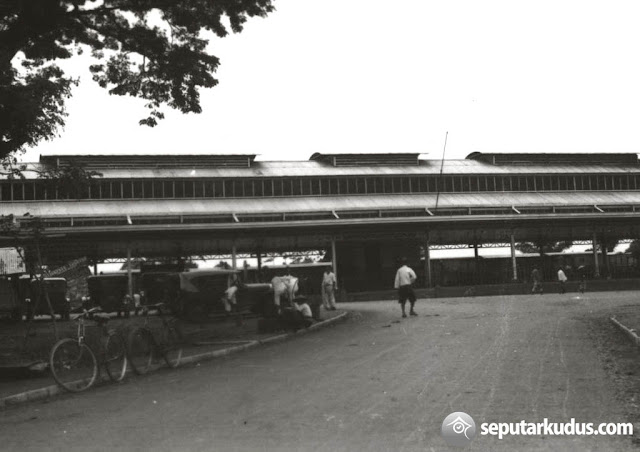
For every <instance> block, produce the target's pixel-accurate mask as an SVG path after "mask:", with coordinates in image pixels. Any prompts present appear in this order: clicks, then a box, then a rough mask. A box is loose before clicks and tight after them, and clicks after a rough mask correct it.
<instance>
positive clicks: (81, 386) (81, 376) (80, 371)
mask: <svg viewBox="0 0 640 452" xmlns="http://www.w3.org/2000/svg"><path fill="white" fill-rule="evenodd" d="M49 366H50V369H51V374H52V375H53V379H54V380H55V381H56V383H58V384H59V385H60V386H62V387H63V388H64V389H66V390H67V391H71V392H80V391H84V390H85V389H87V388H89V387H90V386H91V385H93V383H95V381H96V378H98V361H96V356H95V355H94V353H93V351H91V348H89V346H87V345H86V344H81V343H79V342H78V340H77V339H71V338H67V339H62V340H60V341H58V342H56V344H55V345H54V346H53V348H52V349H51V354H50V356H49Z"/></svg>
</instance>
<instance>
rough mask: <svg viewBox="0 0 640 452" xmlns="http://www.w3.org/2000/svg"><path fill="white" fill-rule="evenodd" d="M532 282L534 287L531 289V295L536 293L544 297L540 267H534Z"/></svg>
mask: <svg viewBox="0 0 640 452" xmlns="http://www.w3.org/2000/svg"><path fill="white" fill-rule="evenodd" d="M531 281H533V287H532V288H531V293H532V294H534V293H536V292H538V293H540V295H542V278H541V276H540V271H539V270H538V267H533V271H532V272H531Z"/></svg>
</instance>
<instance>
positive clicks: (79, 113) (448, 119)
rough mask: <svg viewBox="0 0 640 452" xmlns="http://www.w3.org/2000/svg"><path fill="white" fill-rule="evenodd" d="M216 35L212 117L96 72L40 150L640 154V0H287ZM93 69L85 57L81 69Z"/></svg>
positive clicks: (284, 155)
mask: <svg viewBox="0 0 640 452" xmlns="http://www.w3.org/2000/svg"><path fill="white" fill-rule="evenodd" d="M275 5H276V8H277V11H276V12H274V13H273V14H271V15H270V16H269V17H267V18H266V19H261V18H257V19H252V20H250V21H249V22H248V23H247V25H246V27H245V30H244V32H243V33H241V34H238V35H233V36H229V37H227V38H224V39H222V40H216V41H215V42H214V43H213V45H212V53H213V54H215V55H216V56H218V57H220V59H221V66H220V69H219V70H218V73H217V77H218V78H219V80H220V84H219V85H218V86H217V87H215V88H213V89H211V90H205V91H203V92H202V106H203V113H202V114H200V115H182V114H180V113H177V112H174V111H169V109H167V110H165V111H166V112H167V119H165V120H164V121H162V122H160V124H159V126H157V127H156V128H153V129H149V128H146V127H142V126H138V125H137V122H138V120H139V119H140V118H142V117H144V116H145V114H146V110H145V109H144V108H143V107H142V104H143V102H142V101H138V100H135V99H130V98H122V97H118V96H109V95H108V94H107V93H106V91H104V90H102V89H100V88H99V87H97V85H96V84H95V83H94V82H93V81H91V79H90V77H89V75H88V70H87V69H86V65H84V64H81V63H83V61H82V60H79V61H76V62H74V64H73V66H76V67H82V71H80V70H79V69H78V71H80V72H78V74H80V75H82V76H84V81H83V82H82V83H81V85H80V86H79V87H78V88H76V90H75V92H74V97H73V98H72V99H71V100H70V101H69V104H68V110H69V113H70V116H69V118H68V121H67V126H66V128H65V130H63V131H62V134H61V137H60V138H58V139H56V140H54V141H52V142H45V143H43V144H41V145H39V146H38V147H36V148H34V149H31V150H30V151H29V152H28V153H27V154H26V156H25V157H24V160H27V161H34V160H37V159H38V156H39V154H41V153H116V152H127V153H163V152H171V153H189V152H212V153H234V152H255V153H258V154H262V155H263V156H264V157H265V158H268V159H307V158H308V157H309V155H310V154H311V153H313V152H323V151H324V152H340V151H342V152H349V151H353V152H366V151H376V152H380V151H386V152H423V153H427V154H429V157H431V158H439V157H440V156H441V154H442V147H443V143H444V137H445V132H446V131H449V140H448V144H447V158H464V157H465V156H466V155H467V154H469V153H470V152H474V151H481V152H494V151H495V152H639V150H640V133H639V131H640V127H638V125H639V124H640V58H639V54H640V52H639V47H640V27H639V26H638V20H639V14H638V13H640V2H638V1H637V0H633V1H615V0H614V1H611V0H609V1H606V2H605V1H599V2H595V1H588V0H586V1H585V0H580V1H561V0H560V1H558V0H556V1H540V0H536V1H516V0H508V1H486V0H469V1H462V0H459V1H456V0H441V1H428V0H394V1H388V0H387V1H381V0H315V1H311V0H275ZM84 63H86V62H84Z"/></svg>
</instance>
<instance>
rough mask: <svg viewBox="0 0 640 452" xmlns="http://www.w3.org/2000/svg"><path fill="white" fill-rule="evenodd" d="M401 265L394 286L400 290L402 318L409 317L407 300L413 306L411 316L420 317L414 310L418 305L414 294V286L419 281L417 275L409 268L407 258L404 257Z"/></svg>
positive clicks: (399, 299)
mask: <svg viewBox="0 0 640 452" xmlns="http://www.w3.org/2000/svg"><path fill="white" fill-rule="evenodd" d="M401 263H402V266H401V267H400V268H399V269H398V271H397V272H396V281H395V284H394V288H396V289H398V303H400V307H401V308H402V317H406V316H407V313H406V312H405V309H404V307H405V305H406V303H407V300H409V303H410V304H411V309H410V311H409V315H418V314H416V311H415V310H414V309H413V308H414V306H415V304H416V294H415V293H414V292H413V287H412V286H413V283H414V282H415V280H416V279H417V277H416V273H415V272H414V271H413V270H412V269H411V268H410V267H409V266H407V259H406V258H404V257H403V258H402V260H401Z"/></svg>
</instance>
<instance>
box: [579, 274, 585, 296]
mask: <svg viewBox="0 0 640 452" xmlns="http://www.w3.org/2000/svg"><path fill="white" fill-rule="evenodd" d="M585 290H587V275H585V274H584V273H583V274H582V278H581V279H580V293H584V291H585Z"/></svg>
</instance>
